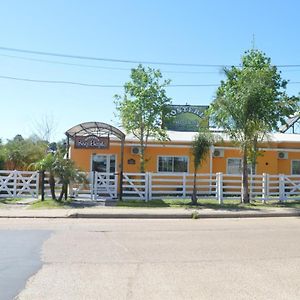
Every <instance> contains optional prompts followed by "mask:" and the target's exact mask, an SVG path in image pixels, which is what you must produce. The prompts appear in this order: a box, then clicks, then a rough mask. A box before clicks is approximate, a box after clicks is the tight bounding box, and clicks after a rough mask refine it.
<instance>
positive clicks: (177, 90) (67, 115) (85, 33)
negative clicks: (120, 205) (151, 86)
mask: <svg viewBox="0 0 300 300" xmlns="http://www.w3.org/2000/svg"><path fill="white" fill-rule="evenodd" d="M299 11H300V2H299V1H297V0H293V1H292V0H286V1H279V0H273V1H267V0H265V1H262V0H260V1H258V0H251V1H250V0H248V1H240V0H236V1H233V0H231V1H230V0H226V1H221V0H220V1H216V0H209V1H203V0H202V1H200V0H199V1H196V0H195V1H188V0H187V1H183V0H182V1H176V0H165V1H162V0H160V1H158V0H157V1H156V0H154V1H125V0H123V1H121V0H120V1H114V0H111V1H104V0H103V1H101V0H99V1H96V0H94V1H92V0H89V1H83V0H81V1H79V0H77V1H75V0H72V1H71V0H68V1H67V0H49V1H47V0H44V1H38V0H35V1H33V0H26V1H22V0H19V1H16V0H10V1H2V3H1V9H0V25H1V26H0V28H1V29H0V30H1V35H0V36H1V39H0V47H11V48H20V49H28V50H36V51H47V52H56V53H65V54H75V55H83V56H94V57H103V58H118V59H124V60H138V61H162V62H177V63H198V64H218V65H224V64H225V65H226V64H229V65H233V64H238V63H239V62H240V57H241V55H242V54H243V52H244V51H245V50H247V49H249V48H251V47H252V39H253V34H254V35H255V46H256V48H258V49H261V50H263V51H264V52H266V54H267V55H268V56H269V57H271V59H272V63H274V64H299V65H300V55H299V53H300V39H299V30H300V27H299ZM5 55H6V56H5ZM7 55H10V56H18V57H19V58H16V57H9V56H7ZM20 57H27V58H34V59H44V60H45V59H46V60H53V61H60V62H67V63H75V64H86V65H93V66H100V67H114V68H124V69H126V70H115V69H114V70H112V69H102V68H87V67H79V66H71V65H60V64H50V63H42V62H37V61H28V60H24V59H21V58H20ZM135 66H136V65H135V64H125V63H112V62H97V61H80V60H75V59H66V58H64V59H62V58H55V57H45V56H44V57H43V56H38V55H29V54H22V53H13V52H9V51H3V50H0V76H11V77H21V78H30V79H40V80H63V81H76V82H85V83H92V84H93V83H94V84H110V85H114V84H115V85H123V84H124V83H125V82H126V81H128V79H129V74H130V71H129V69H130V68H132V67H135ZM152 67H155V68H160V69H161V71H162V73H163V75H164V77H165V78H169V79H171V80H172V84H218V83H219V82H220V80H221V79H222V78H223V77H222V76H223V75H222V73H221V72H220V68H207V67H206V68H204V67H182V66H162V65H152ZM281 70H282V76H283V78H285V79H289V80H291V81H292V82H299V81H300V67H298V68H297V67H295V68H287V69H281ZM178 71H180V72H182V71H188V72H198V73H173V72H178ZM201 72H203V73H201ZM215 91H216V87H173V88H171V87H170V88H168V95H169V96H170V97H172V99H173V103H174V104H185V103H188V104H199V105H201V104H203V105H204V104H209V103H211V101H212V100H213V98H214V95H215ZM299 91H300V84H293V85H292V84H291V85H290V86H289V87H288V93H289V94H291V95H292V94H298V93H299ZM115 94H122V88H97V87H82V86H72V85H58V84H42V83H29V82H21V81H14V80H8V79H1V78H0V101H1V102H0V103H1V116H0V138H2V139H3V140H4V141H5V140H6V139H7V138H12V137H13V136H15V135H16V134H22V135H23V136H24V137H28V136H29V135H30V134H31V133H32V132H33V131H34V127H35V125H34V124H36V123H38V122H40V120H41V119H43V118H50V119H53V120H54V122H55V123H56V130H55V133H56V134H55V135H54V136H53V139H54V140H59V139H61V138H63V137H64V132H65V131H66V130H67V129H69V128H70V127H72V126H74V125H76V124H79V123H81V122H86V121H99V122H107V123H111V124H114V125H117V124H118V120H117V119H116V118H115V117H114V112H115V106H114V104H113V96H114V95H115Z"/></svg>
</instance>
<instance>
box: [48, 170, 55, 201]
mask: <svg viewBox="0 0 300 300" xmlns="http://www.w3.org/2000/svg"><path fill="white" fill-rule="evenodd" d="M49 185H50V191H51V197H52V199H53V200H56V195H55V178H54V175H53V174H52V173H51V172H50V174H49Z"/></svg>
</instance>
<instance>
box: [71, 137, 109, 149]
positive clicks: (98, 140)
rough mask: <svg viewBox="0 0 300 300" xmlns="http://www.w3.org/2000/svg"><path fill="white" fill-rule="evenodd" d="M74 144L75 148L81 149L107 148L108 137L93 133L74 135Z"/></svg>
mask: <svg viewBox="0 0 300 300" xmlns="http://www.w3.org/2000/svg"><path fill="white" fill-rule="evenodd" d="M74 145H75V148H81V149H108V148H109V137H103V136H95V135H88V136H76V137H75V144H74Z"/></svg>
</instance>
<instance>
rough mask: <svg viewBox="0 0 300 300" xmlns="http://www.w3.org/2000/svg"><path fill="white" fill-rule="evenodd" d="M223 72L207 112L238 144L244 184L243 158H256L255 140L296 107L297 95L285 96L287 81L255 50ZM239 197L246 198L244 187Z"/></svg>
mask: <svg viewBox="0 0 300 300" xmlns="http://www.w3.org/2000/svg"><path fill="white" fill-rule="evenodd" d="M225 75H226V77H227V79H226V81H222V82H221V86H220V87H219V88H218V90H217V95H216V99H215V100H214V102H213V103H212V105H211V107H210V116H211V119H212V121H213V123H215V124H216V125H217V126H219V127H221V128H223V129H224V130H225V132H226V133H227V134H228V135H229V136H230V137H231V139H232V140H233V141H236V143H237V144H238V145H239V146H240V148H241V150H242V152H243V157H244V159H243V160H244V163H243V176H244V177H245V178H244V183H245V184H246V185H247V176H248V175H247V171H246V168H247V159H249V157H250V158H251V157H252V158H254V159H256V156H257V155H255V153H257V151H258V147H257V146H258V143H259V142H261V141H262V140H263V139H264V138H265V136H266V135H267V134H268V133H269V132H271V131H273V130H276V129H278V125H279V123H282V124H283V123H285V118H286V117H288V116H290V115H291V114H293V113H295V111H297V110H298V101H299V99H298V98H297V97H288V96H287V94H286V92H285V89H286V85H287V81H286V80H283V79H281V76H280V73H279V72H278V71H277V68H276V67H275V66H272V65H271V60H270V58H268V57H266V55H265V54H264V53H262V52H261V51H259V50H255V49H252V50H250V51H247V52H246V53H245V55H244V56H243V57H242V65H241V67H231V68H229V69H225ZM243 197H244V198H245V202H248V201H249V198H248V187H247V189H246V190H245V192H244V196H243Z"/></svg>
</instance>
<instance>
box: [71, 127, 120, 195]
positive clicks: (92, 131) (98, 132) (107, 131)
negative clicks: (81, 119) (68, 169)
mask: <svg viewBox="0 0 300 300" xmlns="http://www.w3.org/2000/svg"><path fill="white" fill-rule="evenodd" d="M65 134H66V136H67V147H68V149H69V148H70V139H71V140H75V137H76V136H79V135H80V136H88V135H94V136H97V137H101V136H104V135H108V136H109V135H114V136H115V137H117V138H118V139H119V140H120V142H121V163H120V173H119V174H120V178H119V200H122V195H123V166H124V144H125V134H124V133H123V132H122V131H121V130H119V129H118V128H116V127H114V126H112V125H109V124H106V123H102V122H85V123H81V124H78V125H76V126H74V127H72V128H70V129H69V130H67V131H66V133H65ZM67 156H68V158H69V151H68V152H67ZM117 167H118V166H117Z"/></svg>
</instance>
